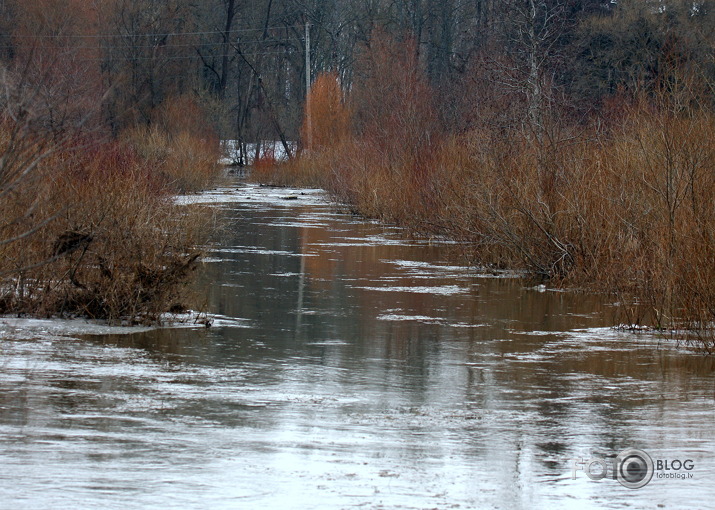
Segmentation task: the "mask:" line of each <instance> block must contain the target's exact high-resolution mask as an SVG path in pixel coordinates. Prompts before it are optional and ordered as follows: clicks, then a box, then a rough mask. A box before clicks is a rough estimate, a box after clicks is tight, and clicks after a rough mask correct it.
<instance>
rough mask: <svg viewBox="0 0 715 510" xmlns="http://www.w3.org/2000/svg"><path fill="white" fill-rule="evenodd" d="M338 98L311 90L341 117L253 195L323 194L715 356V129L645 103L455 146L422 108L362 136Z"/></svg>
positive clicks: (705, 114) (698, 112) (466, 138)
mask: <svg viewBox="0 0 715 510" xmlns="http://www.w3.org/2000/svg"><path fill="white" fill-rule="evenodd" d="M331 83H332V84H331ZM337 86H338V85H337V82H336V81H335V80H334V79H333V81H332V82H331V81H330V80H328V81H327V84H326V83H323V84H322V85H321V84H320V83H318V82H316V87H315V89H316V90H315V94H316V97H315V98H312V100H313V101H314V102H319V101H322V102H323V103H327V107H326V108H325V110H326V111H328V112H331V113H330V114H329V115H328V114H323V115H322V116H320V115H314V118H313V130H314V131H315V133H313V137H312V139H313V145H312V146H311V147H310V148H309V149H306V150H304V151H303V152H302V153H301V154H300V155H299V157H298V158H297V159H295V160H294V161H290V162H287V163H283V164H276V165H273V166H271V167H268V168H266V167H259V168H257V169H256V170H255V171H254V172H253V175H254V178H255V179H256V180H258V181H260V182H271V183H278V184H294V185H295V184H301V185H309V186H319V187H322V188H324V189H326V190H328V191H329V192H330V193H331V194H332V195H333V196H334V197H335V198H336V199H338V200H340V201H341V202H343V203H345V204H348V206H349V207H350V208H351V209H352V210H354V211H355V212H357V213H359V214H362V215H364V216H366V217H370V218H379V219H381V220H385V221H388V222H393V223H396V224H399V225H402V226H406V227H408V228H410V229H413V230H415V231H419V232H424V233H427V234H429V235H440V236H447V237H449V238H451V239H455V240H459V241H460V242H463V243H466V244H467V245H468V246H469V255H470V257H471V259H472V260H473V261H474V262H475V263H476V264H478V265H480V266H488V267H495V268H500V269H503V268H510V269H518V270H525V271H528V272H529V273H530V274H531V275H532V276H533V277H534V278H536V279H539V280H542V281H548V282H550V283H551V284H552V285H556V286H562V287H569V288H579V289H585V290H588V291H595V292H605V293H609V294H612V295H614V296H615V298H616V299H617V300H618V301H619V302H620V303H621V304H622V307H621V315H622V317H621V319H620V320H619V322H622V323H625V324H632V325H634V326H637V327H640V326H647V327H650V328H653V329H657V330H661V331H679V332H680V333H678V334H677V336H679V337H681V338H687V339H688V340H693V341H694V342H695V343H696V344H697V345H699V346H701V347H702V348H703V349H705V350H706V351H708V352H710V353H712V352H713V351H715V336H714V335H713V330H712V325H713V324H715V292H714V291H713V285H712V282H713V281H715V264H714V263H713V261H714V260H715V203H713V200H712V197H713V196H714V195H715V157H714V156H715V143H714V142H713V140H712V137H711V133H712V132H713V129H715V114H713V113H712V112H710V111H709V110H707V109H703V108H693V109H692V110H683V109H680V110H674V109H672V108H668V107H667V106H668V105H667V104H664V103H660V104H658V103H654V102H646V101H644V102H642V103H639V104H636V103H633V104H630V105H628V107H627V108H625V107H624V110H623V111H622V112H620V114H619V115H618V117H617V118H614V119H612V120H611V122H610V123H609V124H608V125H604V124H600V123H597V122H594V123H590V124H586V125H576V124H574V125H572V126H570V127H569V126H566V125H565V124H564V123H560V122H557V123H556V124H554V125H552V126H548V129H544V130H543V131H539V132H534V131H525V130H520V129H511V130H500V129H496V128H495V127H494V126H490V125H488V124H482V125H481V126H479V127H475V128H473V129H472V130H470V131H468V132H464V133H459V134H450V133H444V132H440V131H439V129H438V128H435V127H432V126H433V125H434V126H437V125H438V123H437V122H436V121H435V122H434V124H433V122H432V121H433V116H434V112H430V110H429V105H428V101H427V100H426V99H425V101H423V102H420V104H424V105H426V106H425V107H424V110H425V111H415V110H414V109H410V107H409V104H406V103H400V102H399V101H398V100H397V99H396V100H395V101H397V102H396V103H395V104H394V105H391V106H390V107H389V108H385V109H384V111H385V112H386V114H387V118H383V117H380V116H375V117H373V118H371V119H369V120H368V121H366V120H365V118H364V117H365V116H364V115H362V117H361V115H360V113H361V112H357V113H356V112H354V111H352V110H350V107H349V106H348V105H350V104H353V103H350V100H349V98H348V99H345V100H344V99H343V96H342V94H341V93H340V91H339V89H337V91H336V90H333V91H332V92H331V91H330V89H331V87H333V89H334V88H335V87H337ZM321 87H322V88H321ZM413 92H414V94H418V93H423V92H421V91H419V90H415V91H413ZM414 94H412V95H414ZM410 97H411V96H410ZM313 106H314V111H315V110H317V111H319V110H320V109H319V108H318V107H317V106H315V105H313ZM373 106H374V105H373ZM368 107H369V105H368ZM368 107H365V106H361V108H368ZM336 112H337V113H336ZM340 112H342V113H340ZM410 116H412V117H410ZM306 139H307V138H306Z"/></svg>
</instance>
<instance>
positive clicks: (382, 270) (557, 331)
mask: <svg viewBox="0 0 715 510" xmlns="http://www.w3.org/2000/svg"><path fill="white" fill-rule="evenodd" d="M202 201H206V202H211V203H212V204H213V205H212V207H216V208H218V209H219V215H220V216H221V217H222V218H223V219H224V220H225V221H224V222H223V226H222V227H221V229H220V230H219V231H218V233H217V235H216V238H217V242H216V244H215V245H213V246H212V248H211V249H210V250H209V252H208V254H207V257H206V258H205V260H204V262H203V264H202V267H201V269H200V271H199V276H198V280H199V281H198V283H197V295H198V296H199V302H198V303H197V306H200V307H202V308H203V309H204V310H205V311H206V312H207V313H208V314H209V315H208V319H209V320H210V321H212V325H211V327H205V326H203V325H192V324H184V325H182V327H176V328H164V329H154V330H149V331H145V330H139V331H136V332H133V333H131V334H121V335H118V334H102V335H98V334H96V333H102V329H101V328H99V329H96V326H95V325H86V327H85V328H84V329H83V326H81V325H80V326H79V327H77V326H76V325H75V326H74V329H72V328H70V329H71V330H70V331H65V332H64V333H62V332H57V331H55V330H54V329H53V327H55V328H56V327H57V326H52V324H53V323H52V322H41V321H39V322H35V323H32V324H30V325H28V324H24V323H18V322H17V321H15V322H12V321H9V320H5V321H3V320H2V319H0V338H1V339H2V340H0V468H1V469H0V508H7V509H16V508H27V509H35V508H48V509H49V508H52V509H60V508H72V509H76V508H105V509H125V508H158V507H163V508H212V509H214V508H301V509H302V508H306V509H309V508H320V509H340V508H386V509H387V508H390V509H392V508H395V509H397V508H399V509H412V508H417V509H427V508H439V509H443V508H462V509H471V508H509V509H519V508H578V509H585V508H612V509H617V508H668V509H670V508H708V507H710V508H712V504H713V503H712V502H713V501H715V486H714V485H713V483H712V481H713V477H714V476H715V458H714V457H715V427H714V426H713V425H714V424H715V421H714V418H715V406H714V403H715V372H713V362H712V359H710V358H706V357H703V356H701V355H699V354H696V353H692V352H689V351H687V350H685V349H683V348H682V347H678V346H676V345H673V344H672V343H671V342H670V341H665V340H661V339H659V338H658V337H656V336H653V335H650V334H645V333H639V334H633V333H628V332H622V331H618V330H616V329H613V328H612V327H611V326H613V324H614V320H615V319H614V317H615V312H616V309H615V307H614V305H613V304H611V303H609V302H608V300H605V299H602V298H597V297H592V296H584V295H581V294H574V293H566V292H557V291H553V290H549V289H544V288H543V287H533V288H532V287H528V286H527V285H526V284H525V283H524V281H522V280H520V279H518V278H514V277H511V276H510V275H508V274H487V275H485V274H479V273H477V272H475V271H474V270H473V269H470V268H469V267H466V266H464V265H462V264H461V263H460V259H459V257H458V253H459V250H458V247H457V246H455V245H452V244H449V243H441V242H437V241H434V240H433V241H430V240H414V239H409V238H407V237H406V236H405V235H404V232H402V231H401V230H399V229H397V228H390V227H385V226H381V225H379V224H377V223H373V222H367V221H364V220H361V219H359V218H356V217H353V216H351V215H348V214H345V213H342V212H339V210H338V208H336V207H335V206H334V205H333V204H331V203H329V202H328V201H327V200H326V199H325V197H324V195H323V194H322V193H321V192H319V191H314V190H303V191H301V190H287V189H272V188H261V187H258V186H253V185H246V184H241V183H237V184H235V185H232V186H230V187H227V188H223V189H220V190H217V191H215V192H213V193H208V194H204V195H200V196H195V197H185V198H184V202H186V203H187V204H189V203H191V202H202ZM187 206H189V205H187ZM30 322H31V321H30ZM55 324H56V323H55ZM112 333H114V331H112ZM631 448H635V449H638V450H639V452H637V455H639V456H640V458H641V459H643V460H646V457H649V458H650V459H651V460H652V465H651V466H650V467H648V473H649V474H650V475H651V476H652V478H650V482H649V483H647V484H646V485H645V486H643V487H641V488H636V489H634V488H629V487H627V486H625V485H624V484H622V483H620V482H619V480H617V479H613V474H614V473H613V467H614V466H615V465H621V464H618V463H617V462H616V460H615V459H616V457H614V456H617V455H618V454H619V453H621V452H623V451H625V450H627V449H631ZM603 469H605V470H606V472H605V473H604V472H603V471H602V470H603ZM589 475H590V476H589ZM604 475H605V476H604ZM641 478H642V477H641Z"/></svg>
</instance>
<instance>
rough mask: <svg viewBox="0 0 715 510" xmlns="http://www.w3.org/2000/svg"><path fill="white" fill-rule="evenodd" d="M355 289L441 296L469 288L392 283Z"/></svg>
mask: <svg viewBox="0 0 715 510" xmlns="http://www.w3.org/2000/svg"><path fill="white" fill-rule="evenodd" d="M353 288H355V289H360V290H370V291H377V292H411V293H415V294H437V295H441V296H450V295H454V294H466V293H469V291H470V289H468V288H466V287H460V286H459V285H438V286H434V287H430V286H426V285H422V286H405V285H392V286H385V287H374V286H353Z"/></svg>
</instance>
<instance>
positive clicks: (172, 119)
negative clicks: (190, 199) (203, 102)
mask: <svg viewBox="0 0 715 510" xmlns="http://www.w3.org/2000/svg"><path fill="white" fill-rule="evenodd" d="M155 117H156V118H155V121H154V122H152V123H151V124H149V125H139V126H135V127H133V128H130V129H128V130H126V132H125V133H123V136H122V139H123V140H124V142H125V143H127V144H128V145H130V146H131V147H132V149H133V150H135V151H136V152H137V154H138V156H139V157H140V158H142V159H144V160H146V162H147V164H148V165H149V166H150V167H151V168H152V171H153V172H154V173H156V174H157V175H158V177H159V178H160V179H161V180H162V181H163V182H164V183H165V184H166V185H167V186H168V187H170V188H173V189H175V190H176V191H178V192H181V193H185V192H191V191H198V190H201V189H206V188H208V187H209V186H210V185H211V184H212V183H213V182H214V181H215V179H216V176H217V174H218V173H219V158H218V157H217V154H218V152H219V145H220V144H219V140H218V137H217V136H216V134H215V133H214V131H213V130H212V128H211V126H210V125H209V124H208V123H207V122H206V121H205V120H204V119H205V115H204V112H203V111H202V109H201V107H200V105H199V104H198V103H197V102H196V101H195V100H194V99H193V98H191V97H188V96H179V97H176V98H171V99H169V100H167V101H165V102H164V103H162V105H161V106H160V108H159V109H158V110H157V112H156V114H155Z"/></svg>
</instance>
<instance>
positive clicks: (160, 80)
mask: <svg viewBox="0 0 715 510" xmlns="http://www.w3.org/2000/svg"><path fill="white" fill-rule="evenodd" d="M714 10H715V3H713V2H711V1H692V0H691V1H686V0H618V1H616V0H608V1H605V0H501V1H494V0H441V1H438V0H259V1H252V2H245V1H242V0H206V1H202V2H196V1H192V0H161V1H159V0H95V1H83V0H70V1H69V2H68V1H63V2H60V1H58V0H33V1H27V0H4V1H1V2H0V85H1V86H2V89H3V94H2V98H0V106H1V107H2V133H1V136H0V149H1V150H2V154H3V157H2V160H0V161H1V164H0V197H2V199H3V203H2V204H1V207H2V209H3V211H2V215H3V216H2V217H3V222H2V224H1V225H0V229H2V231H1V232H0V243H1V244H0V250H2V251H3V256H4V259H3V262H2V267H0V277H2V278H5V279H6V280H7V282H6V284H5V288H6V289H10V288H12V289H14V290H13V291H12V292H10V291H7V292H5V294H4V297H3V298H2V299H1V300H0V305H2V306H0V308H2V309H5V310H14V311H17V310H23V309H34V310H37V309H38V303H40V302H41V303H42V306H40V307H39V308H40V309H42V307H45V308H46V310H48V313H54V311H57V310H60V311H67V310H70V311H72V312H77V313H87V314H90V315H96V316H105V315H108V316H111V317H119V316H125V315H127V314H128V315H136V314H137V313H145V312H147V313H150V315H151V314H156V313H157V312H158V311H159V309H160V308H161V307H164V306H166V305H168V304H169V301H171V300H173V299H174V298H173V297H171V298H169V297H168V296H169V294H170V293H169V291H168V290H166V289H164V288H163V287H162V288H161V289H160V288H159V287H160V286H159V285H158V282H159V281H165V280H172V281H173V279H175V280H177V281H178V280H181V278H183V277H184V274H185V273H186V272H187V271H188V268H189V266H190V265H191V263H192V261H193V260H195V258H192V257H195V255H192V250H191V249H189V247H190V246H191V242H193V241H190V240H189V239H188V238H187V239H183V238H182V239H179V237H182V236H181V235H178V234H177V235H176V236H175V237H174V238H172V239H169V238H161V239H160V240H157V239H155V238H156V236H152V234H151V229H150V228H148V227H147V226H146V225H147V224H151V223H152V221H153V220H151V218H157V217H162V218H166V219H165V220H162V221H167V222H170V221H171V220H169V219H168V218H171V217H173V216H172V215H173V213H172V212H171V211H170V210H169V209H167V207H168V206H167V205H166V200H165V199H164V198H161V197H165V196H166V195H167V194H170V193H174V192H176V191H177V190H178V191H182V190H183V191H187V190H194V189H200V188H201V187H203V186H206V185H208V183H209V182H210V179H211V176H212V175H214V173H215V171H216V168H215V165H213V164H212V163H211V162H212V161H215V158H216V157H217V155H218V148H219V143H218V140H221V139H234V140H238V141H239V142H240V147H242V149H243V150H242V152H241V153H240V154H239V158H238V159H239V163H241V162H246V161H248V159H249V158H248V157H247V156H248V154H246V148H247V147H251V150H254V148H255V147H256V146H257V145H256V144H258V145H260V143H262V142H263V141H271V142H272V141H280V143H283V145H284V146H285V148H286V150H288V152H289V153H290V159H291V160H290V161H289V162H288V164H282V165H281V164H276V162H275V161H272V160H271V158H270V156H268V157H266V156H265V155H264V156H263V157H262V158H258V159H257V160H256V161H255V167H256V171H255V175H256V177H257V178H261V179H264V180H271V181H274V182H294V183H295V182H299V183H308V184H312V185H320V186H323V187H325V188H326V189H328V190H329V191H331V192H332V193H333V194H334V195H335V196H337V197H338V198H339V199H341V200H342V201H343V202H345V203H348V204H350V205H351V207H353V208H354V209H355V210H356V211H358V212H360V213H361V214H364V215H368V216H374V217H380V218H383V219H386V220H389V221H394V222H398V223H402V224H405V225H407V226H410V227H412V228H414V229H415V230H421V231H427V232H429V233H430V234H431V235H446V236H450V237H452V238H457V239H460V240H464V241H466V243H467V245H468V246H469V247H470V250H469V252H470V256H471V257H472V258H473V260H474V261H475V263H477V264H481V265H484V266H487V267H491V268H516V269H525V270H527V271H528V272H529V273H530V274H532V275H534V276H535V277H537V278H543V279H547V280H550V281H551V282H553V283H555V284H560V285H561V284H563V285H571V286H577V287H583V288H588V289H591V290H593V289H596V290H600V291H605V292H611V293H615V294H616V295H617V296H618V298H619V299H620V301H621V302H622V303H623V306H622V314H623V317H622V320H623V322H624V323H627V324H637V325H640V324H649V325H652V326H655V327H659V328H663V329H671V328H676V329H678V330H682V329H684V328H685V329H688V330H691V331H694V332H695V333H694V334H695V335H697V336H699V337H700V340H701V344H702V345H705V346H706V347H707V346H709V347H710V348H712V347H713V341H712V335H711V333H710V332H708V331H709V330H710V331H711V328H709V326H710V325H712V322H713V320H715V289H714V288H713V285H712V281H713V276H715V205H714V200H713V196H714V195H713V193H714V192H715V166H714V165H715V141H714V140H713V135H712V133H713V132H714V129H713V128H715V115H714V114H713V106H714V105H713V98H714V97H715V96H714V94H713V93H714V92H715V12H714ZM306 66H309V68H306ZM308 88H309V89H310V90H308ZM294 141H297V142H298V144H297V145H296V144H294V143H292V142H294ZM50 169H51V171H50ZM63 175H64V176H65V177H64V178H65V180H64V181H62V180H61V179H60V177H61V176H63ZM78 176H79V177H78ZM58 179H59V181H58ZM78 179H79V181H78ZM98 180H99V181H102V182H103V183H104V184H105V186H104V189H106V188H107V186H106V183H108V182H109V183H112V184H113V185H116V186H117V190H116V192H115V193H114V194H113V195H109V196H108V195H107V194H103V195H102V197H101V198H98V197H99V195H98V193H99V191H100V190H99V189H92V186H93V185H94V183H96V182H97V181H98ZM63 182H64V184H62V183H63ZM78 182H82V183H83V185H82V186H78V185H77V183H78ZM47 183H50V184H47ZM127 183H133V184H131V185H129V184H127ZM136 183H141V187H142V189H143V190H144V191H143V193H145V194H146V195H147V196H149V195H151V196H153V197H157V198H156V201H155V202H152V201H148V200H141V201H140V204H132V203H129V202H131V200H129V201H128V202H126V201H125V202H122V207H125V208H127V210H132V208H133V207H137V206H138V205H141V206H142V207H149V206H148V205H147V204H152V203H156V207H157V211H158V210H161V211H162V213H161V214H159V213H157V212H156V211H154V210H147V211H146V214H147V216H146V221H145V222H144V223H142V222H137V223H136V224H132V225H126V224H123V223H122V222H121V221H119V220H118V219H117V218H114V220H112V219H111V218H112V217H113V216H114V215H113V214H110V213H109V212H106V211H108V210H109V209H110V206H109V205H107V204H105V205H104V209H103V208H102V207H99V206H97V205H96V204H95V205H93V206H88V207H89V208H90V210H91V211H92V214H89V216H88V215H87V214H88V213H87V212H86V211H85V212H82V213H80V212H77V211H78V209H81V207H80V208H78V206H77V204H78V203H90V202H91V201H90V200H88V199H87V197H88V196H92V197H95V198H94V199H93V200H98V201H99V202H101V203H104V202H107V201H108V200H109V201H111V200H112V199H111V197H119V196H122V195H124V196H125V197H126V196H133V195H134V194H136V193H134V191H132V189H130V188H131V186H136ZM63 186H66V188H67V191H66V193H65V194H64V195H62V193H60V191H59V190H62V189H64V188H63ZM45 188H47V189H45ZM38 190H40V191H39V193H38ZM80 190H83V191H81V193H84V195H82V194H81V193H80ZM78 193H79V195H78ZM73 194H74V195H73ZM95 195H96V196H95ZM38 197H43V198H42V199H40V198H38ZM108 197H109V198H108ZM48 204H54V205H52V206H48ZM112 207H114V206H112ZM73 211H74V212H73ZM96 211H105V212H104V213H101V214H100V213H97V212H96ZM162 214H163V215H165V216H162ZM83 215H84V216H83ZM115 220H116V221H115ZM112 221H114V223H112ZM192 222H193V223H192ZM110 223H112V226H111V227H110V226H109V224H110ZM189 223H191V224H194V225H195V224H196V219H192V220H190V221H189ZM152 228H153V227H152ZM132 229H135V230H136V231H135V230H132ZM141 229H144V230H141ZM140 230H141V232H140ZM164 231H167V232H168V231H170V229H169V230H167V229H164ZM183 231H184V232H189V231H192V229H190V228H185V229H183ZM117 232H119V233H120V234H119V235H116V234H117ZM127 232H131V234H127ZM34 234H41V235H34ZM122 236H124V237H122ZM127 236H128V237H130V238H132V239H145V240H148V239H151V240H152V241H153V242H155V244H156V246H154V248H153V251H152V253H153V255H152V256H153V257H154V258H155V265H154V266H151V264H149V265H147V264H145V263H139V262H137V257H139V256H140V255H141V256H144V255H145V253H144V252H145V247H144V245H143V244H142V243H140V242H137V243H136V249H135V251H134V252H132V253H126V254H125V258H124V259H121V257H119V256H117V255H115V254H114V252H112V251H111V250H110V248H109V247H110V246H112V247H113V246H116V245H121V246H125V245H126V244H127V243H126V242H124V241H122V239H125V238H126V237H127ZM159 237H161V236H159ZM48 239H49V241H47V240H48ZM102 242H104V243H106V246H105V247H104V248H103V249H100V248H101V247H102V246H101V243H102ZM33 243H34V244H33ZM43 243H44V245H43ZM48 243H49V245H48ZM187 243H188V244H187ZM112 249H113V248H112ZM120 251H121V250H120ZM110 252H111V253H112V255H111V257H110V255H109V253H110ZM28 253H32V254H34V258H33V257H29V259H28V256H27V254H28ZM167 254H169V255H167ZM167 256H169V257H170V259H169V260H168V261H167V259H166V257H167ZM118 257H119V258H118ZM145 258H146V257H145ZM110 259H111V260H110ZM120 259H121V260H120ZM149 259H150V260H153V259H151V257H149V258H148V260H149ZM47 260H49V261H50V262H49V266H48V263H47ZM150 266H151V267H150ZM32 267H41V268H42V271H46V274H44V273H43V276H41V277H39V276H36V275H35V276H32V277H31V278H30V277H28V276H26V275H27V274H28V271H29V268H32ZM48 268H49V269H48ZM58 275H59V276H58ZM30 280H32V281H33V282H35V283H34V290H27V285H28V282H29V281H30ZM37 282H42V284H41V285H39V286H38V284H37ZM137 286H138V287H140V288H141V289H143V290H141V291H140V292H138V293H137V291H136V288H137ZM40 287H42V288H44V289H54V290H56V291H57V292H55V294H54V295H53V297H52V299H49V300H48V298H47V296H48V295H49V294H52V293H49V294H48V292H45V291H40V290H38V289H39V288H40ZM108 287H109V288H111V289H113V290H112V292H115V293H116V295H115V297H113V298H112V299H108V298H107V296H106V294H107V292H106V289H107V288H108ZM58 289H59V290H58ZM60 290H61V291H60ZM172 292H173V291H172ZM127 296H133V297H132V298H131V299H129V298H127ZM158 296H159V297H161V299H158V301H159V302H161V305H156V306H155V305H152V306H151V307H147V306H145V305H144V303H154V302H155V301H157V297H158ZM132 299H133V303H134V304H132V305H131V306H129V305H127V303H128V302H130V301H132ZM137 303H138V304H137ZM177 306H178V305H177Z"/></svg>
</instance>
